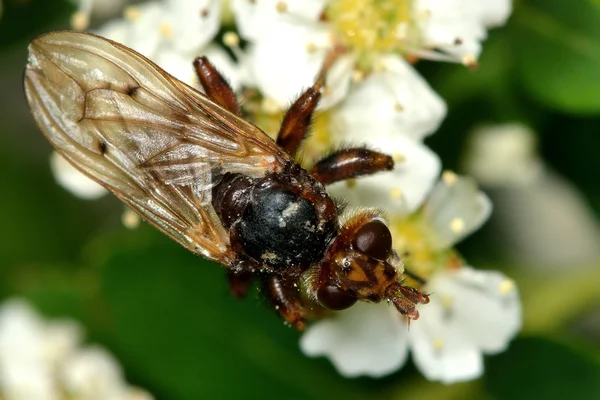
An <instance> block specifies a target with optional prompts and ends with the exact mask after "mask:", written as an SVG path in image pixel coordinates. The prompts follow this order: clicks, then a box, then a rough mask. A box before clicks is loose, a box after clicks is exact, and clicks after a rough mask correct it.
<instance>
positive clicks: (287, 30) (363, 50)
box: [231, 0, 511, 108]
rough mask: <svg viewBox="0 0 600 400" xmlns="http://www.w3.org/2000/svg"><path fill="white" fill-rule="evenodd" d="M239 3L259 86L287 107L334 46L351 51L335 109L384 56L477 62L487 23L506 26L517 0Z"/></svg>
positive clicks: (333, 83)
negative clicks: (351, 82)
mask: <svg viewBox="0 0 600 400" xmlns="http://www.w3.org/2000/svg"><path fill="white" fill-rule="evenodd" d="M231 8H232V11H233V13H234V15H235V17H236V22H237V25H238V27H239V30H240V34H241V35H242V36H243V37H244V38H245V39H247V40H249V41H250V43H251V44H252V46H251V50H250V52H249V54H248V60H247V61H248V65H249V68H250V70H251V71H252V75H253V76H254V77H255V83H256V86H257V87H258V88H259V89H260V91H261V92H262V93H263V94H264V95H265V96H266V97H268V98H271V99H273V100H274V101H276V102H277V103H278V104H279V106H280V107H281V108H285V107H286V106H287V105H288V104H289V103H290V101H292V100H294V99H295V98H296V97H297V95H298V94H299V93H300V92H301V91H302V90H303V89H305V88H306V87H308V86H310V85H312V83H313V81H314V79H315V76H316V75H317V73H318V71H319V68H320V67H321V65H322V64H323V61H324V59H325V57H326V54H327V53H328V52H329V51H331V50H332V49H333V48H336V47H337V48H343V49H344V55H343V56H341V57H339V59H338V60H337V61H336V63H335V64H334V66H333V67H332V70H331V71H330V72H329V75H328V79H327V82H326V85H327V86H326V88H325V90H324V96H323V100H322V103H321V104H320V107H321V108H327V107H330V106H332V105H334V104H335V103H336V102H338V101H339V100H341V99H342V98H343V97H344V96H345V94H346V93H347V89H348V86H349V80H350V79H351V77H353V76H357V75H360V74H364V73H370V72H371V71H372V70H374V69H376V68H374V66H375V65H376V64H377V62H378V60H379V58H380V57H381V56H384V55H391V54H396V55H402V56H411V57H414V56H417V57H422V58H429V59H434V60H447V61H458V62H462V63H464V64H466V65H469V66H475V65H476V61H477V57H478V56H479V53H480V51H481V41H482V40H484V39H485V37H486V35H487V28H488V27H492V26H497V25H500V24H502V23H504V21H505V20H506V18H507V17H508V15H509V14H510V11H511V1H510V0H493V1H488V2H481V1H478V0H451V1H448V0H445V1H440V0H412V1H405V2H402V3H401V4H398V2H397V1H396V0H383V1H381V0H378V1H374V0H370V1H365V0H312V1H306V0H305V1H301V0H278V1H276V0H232V3H231ZM336 64H338V65H337V66H336ZM290 77H293V79H290Z"/></svg>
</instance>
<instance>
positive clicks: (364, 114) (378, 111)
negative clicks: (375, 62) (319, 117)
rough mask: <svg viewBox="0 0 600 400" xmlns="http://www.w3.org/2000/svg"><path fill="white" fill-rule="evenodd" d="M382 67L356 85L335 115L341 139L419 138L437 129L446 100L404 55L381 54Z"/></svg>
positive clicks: (335, 128)
mask: <svg viewBox="0 0 600 400" xmlns="http://www.w3.org/2000/svg"><path fill="white" fill-rule="evenodd" d="M379 63H380V64H381V68H383V70H382V71H379V72H374V73H372V74H371V75H369V76H368V77H367V78H366V79H365V80H364V81H362V82H360V83H358V84H356V85H354V87H353V90H352V91H351V92H350V93H349V94H348V96H347V98H346V99H345V100H344V102H343V103H342V104H340V106H339V107H338V108H337V109H336V112H335V113H334V114H333V115H332V124H333V129H332V131H333V133H332V134H333V135H335V138H336V139H337V140H338V141H341V140H343V141H356V142H366V141H372V140H381V141H383V140H393V138H394V137H395V136H398V135H403V136H407V137H411V138H414V139H415V140H420V139H422V138H423V137H425V136H427V135H429V134H431V133H432V132H434V131H435V130H436V129H437V128H438V127H439V125H440V123H441V122H442V120H443V118H444V117H445V115H446V104H445V103H444V101H443V100H442V99H441V98H440V97H439V96H438V95H437V93H435V92H434V91H433V90H432V89H431V87H430V86H429V85H428V84H427V82H425V80H424V79H423V78H422V77H421V75H419V73H417V72H416V71H415V70H414V69H413V68H412V67H411V66H410V65H409V64H408V63H407V62H406V61H405V60H404V59H403V58H401V57H399V56H395V55H391V56H385V57H381V58H380V60H379Z"/></svg>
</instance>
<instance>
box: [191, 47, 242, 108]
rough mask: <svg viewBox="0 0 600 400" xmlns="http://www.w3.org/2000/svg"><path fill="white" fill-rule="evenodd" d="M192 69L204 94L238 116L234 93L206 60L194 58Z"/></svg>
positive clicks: (204, 58) (237, 105)
mask: <svg viewBox="0 0 600 400" xmlns="http://www.w3.org/2000/svg"><path fill="white" fill-rule="evenodd" d="M194 68H195V69H196V74H198V79H200V83H201V84H202V87H203V88H204V91H205V92H206V94H207V95H208V96H209V97H210V98H212V99H213V100H215V101H216V102H217V103H219V104H220V105H222V106H223V107H225V108H226V109H228V110H229V111H231V112H232V113H234V114H237V115H240V106H239V104H238V102H237V99H236V98H235V93H234V92H233V90H232V89H231V86H229V83H227V80H226V79H225V78H224V77H223V76H222V75H221V74H220V73H219V71H217V69H216V68H215V67H214V66H213V65H212V64H211V62H210V61H208V58H206V57H198V58H196V59H195V60H194Z"/></svg>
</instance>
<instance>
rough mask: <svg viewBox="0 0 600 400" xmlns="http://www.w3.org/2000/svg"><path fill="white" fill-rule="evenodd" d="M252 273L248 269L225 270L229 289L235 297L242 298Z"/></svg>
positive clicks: (246, 291) (247, 288) (246, 292)
mask: <svg viewBox="0 0 600 400" xmlns="http://www.w3.org/2000/svg"><path fill="white" fill-rule="evenodd" d="M253 278H254V275H253V274H252V272H250V271H238V272H236V271H234V270H232V269H229V270H227V282H228V283H229V291H230V292H231V294H232V295H233V297H235V298H236V299H242V298H244V297H246V295H247V294H248V291H249V290H250V286H251V285H252V280H253Z"/></svg>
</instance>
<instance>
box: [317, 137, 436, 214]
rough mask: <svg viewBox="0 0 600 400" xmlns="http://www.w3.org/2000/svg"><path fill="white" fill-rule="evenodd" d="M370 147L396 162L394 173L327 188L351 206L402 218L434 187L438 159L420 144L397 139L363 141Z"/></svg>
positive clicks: (366, 138) (380, 174) (408, 139)
mask: <svg viewBox="0 0 600 400" xmlns="http://www.w3.org/2000/svg"><path fill="white" fill-rule="evenodd" d="M355 143H365V144H367V145H369V147H371V148H373V149H375V150H380V151H383V152H385V153H387V154H390V155H392V156H393V157H394V158H395V159H396V160H397V161H396V166H395V168H394V170H393V171H389V172H380V173H377V174H375V175H372V176H366V177H360V178H358V179H356V181H355V182H353V183H352V185H348V184H347V183H346V182H338V183H335V184H333V185H331V186H329V187H328V188H327V190H328V191H329V192H330V193H331V194H332V195H333V196H335V197H339V198H342V199H345V200H347V201H348V203H349V205H351V206H358V207H376V208H380V209H383V210H385V211H386V212H387V213H388V214H389V215H394V216H404V215H407V214H410V213H412V212H413V211H415V210H416V209H417V208H418V207H419V206H420V205H421V203H422V202H423V200H424V199H425V197H426V196H427V193H429V191H430V190H431V188H432V187H433V185H434V183H435V181H436V179H437V177H438V175H439V173H440V168H441V163H440V160H439V158H438V156H437V155H436V154H435V153H434V152H432V151H431V150H430V149H429V148H428V147H426V146H425V145H423V144H422V143H420V142H415V141H414V140H412V139H410V138H408V137H405V136H397V137H395V138H393V139H389V140H388V139H385V138H382V139H379V138H375V140H369V137H365V138H364V139H363V140H362V141H358V140H357V141H356V142H355Z"/></svg>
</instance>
